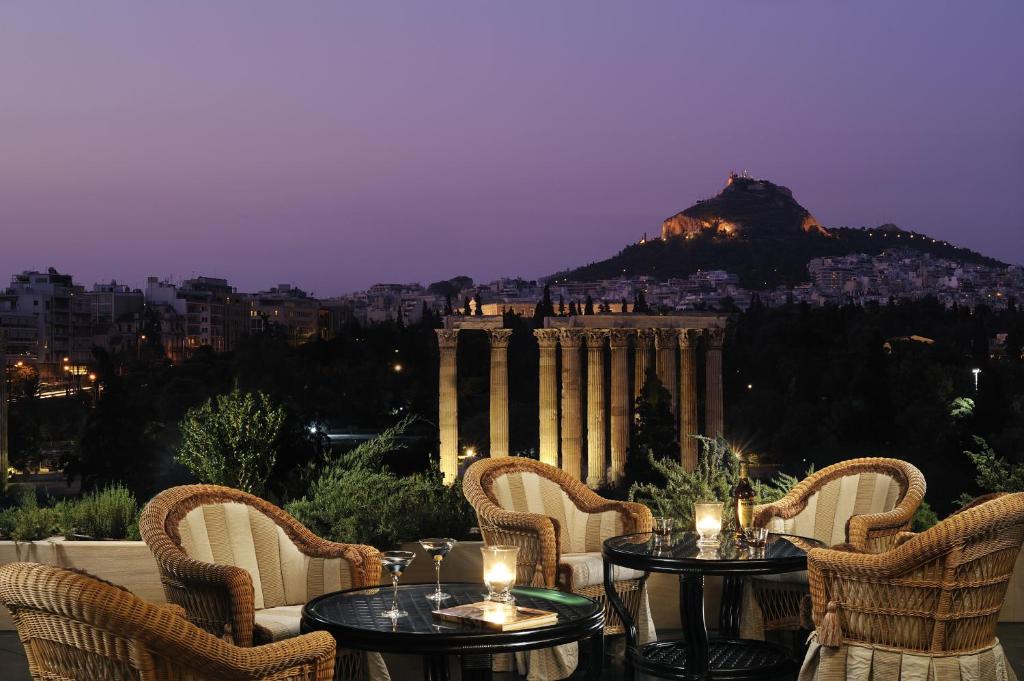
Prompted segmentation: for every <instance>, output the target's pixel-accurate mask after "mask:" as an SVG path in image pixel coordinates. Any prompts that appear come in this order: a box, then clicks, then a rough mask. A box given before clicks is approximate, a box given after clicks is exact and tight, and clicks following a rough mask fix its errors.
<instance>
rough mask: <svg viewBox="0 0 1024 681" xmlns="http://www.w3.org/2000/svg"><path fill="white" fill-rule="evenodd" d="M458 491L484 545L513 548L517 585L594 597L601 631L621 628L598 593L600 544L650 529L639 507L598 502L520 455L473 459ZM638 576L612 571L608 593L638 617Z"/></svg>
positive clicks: (644, 509)
mask: <svg viewBox="0 0 1024 681" xmlns="http://www.w3.org/2000/svg"><path fill="white" fill-rule="evenodd" d="M462 489H463V491H464V493H465V495H466V499H468V500H469V503H470V504H471V505H472V506H473V508H474V509H476V515H477V520H478V523H479V525H480V532H481V534H482V535H483V539H484V543H485V544H488V545H494V544H514V545H516V546H518V547H519V569H518V575H517V580H518V581H519V582H520V583H522V584H533V585H536V586H544V587H548V588H559V589H562V590H563V591H571V592H573V593H577V594H580V595H582V596H586V597H588V598H593V599H595V600H597V601H601V602H603V603H604V604H605V634H616V633H621V632H622V631H623V626H622V622H621V621H620V620H619V618H618V615H616V614H615V611H614V610H613V609H612V608H611V606H610V604H608V603H607V601H606V598H605V593H604V567H603V564H602V559H601V542H603V541H604V540H605V539H607V538H609V537H613V536H616V535H620V534H628V533H630V532H650V530H651V525H652V519H651V512H650V510H649V509H648V508H647V507H646V506H643V505H642V504H635V503H630V502H625V501H610V500H608V499H604V498H603V497H600V496H598V495H597V494H595V493H594V492H593V491H591V490H590V489H589V488H588V487H587V486H586V485H584V484H583V483H582V482H580V481H579V480H576V479H575V478H573V477H572V476H570V475H569V474H568V473H566V472H565V471H562V470H560V469H558V468H555V467H553V466H549V465H547V464H544V463H540V462H539V461H534V460H532V459H525V458H520V457H501V458H495V459H482V460H480V461H477V462H476V463H474V464H473V465H472V466H470V467H469V469H468V470H466V474H465V477H464V478H463V481H462ZM643 576H644V574H643V573H642V572H636V571H634V570H628V569H625V568H618V567H616V568H615V577H616V580H615V584H616V590H617V591H618V593H619V596H620V597H621V598H622V600H623V602H624V603H625V604H626V606H627V607H628V608H629V609H630V611H631V613H632V615H633V616H634V618H637V620H638V621H639V620H640V617H639V615H638V613H639V611H640V607H641V605H646V603H645V601H644V599H645V598H646V593H645V592H643V590H642V588H641V587H642V586H643V580H642V578H643ZM642 601H644V602H642Z"/></svg>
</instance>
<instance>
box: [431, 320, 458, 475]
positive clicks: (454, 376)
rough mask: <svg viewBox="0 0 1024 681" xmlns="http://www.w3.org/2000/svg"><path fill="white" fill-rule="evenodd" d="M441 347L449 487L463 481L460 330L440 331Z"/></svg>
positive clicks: (441, 421)
mask: <svg viewBox="0 0 1024 681" xmlns="http://www.w3.org/2000/svg"><path fill="white" fill-rule="evenodd" d="M436 331H437V345H438V348H439V349H440V351H441V365H440V370H439V372H438V379H439V380H438V415H437V426H438V431H439V433H440V439H441V473H443V474H444V481H445V484H448V485H450V484H452V483H454V482H455V479H456V478H457V477H459V390H458V383H459V380H458V373H457V369H456V364H455V350H456V348H457V347H458V342H459V331H458V329H437V330H436Z"/></svg>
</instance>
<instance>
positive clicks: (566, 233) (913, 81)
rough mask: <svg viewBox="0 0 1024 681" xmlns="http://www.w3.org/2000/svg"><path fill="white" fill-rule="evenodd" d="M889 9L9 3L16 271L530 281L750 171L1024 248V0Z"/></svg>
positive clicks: (936, 231)
mask: <svg viewBox="0 0 1024 681" xmlns="http://www.w3.org/2000/svg"><path fill="white" fill-rule="evenodd" d="M882 11H883V6H881V5H871V6H859V7H845V8H832V7H829V8H820V7H815V6H813V5H811V4H807V3H792V4H787V5H778V6H772V7H758V6H754V5H742V6H735V7H721V6H715V7H713V8H710V7H709V8H700V7H670V6H658V7H645V8H636V7H630V8H625V7H624V6H615V5H609V4H603V3H586V4H580V3H566V4H564V5H559V6H558V7H548V6H542V5H539V4H531V3H521V4H517V5H516V6H514V7H502V8H495V7H489V8H487V9H483V8H477V7H474V6H473V5H472V4H452V3H447V4H445V5H442V6H431V7H429V8H427V7H404V8H401V9H400V10H399V9H397V8H384V7H379V6H374V7H371V6H368V5H362V4H347V5H346V6H345V7H300V8H295V7H288V8H284V7H282V6H275V5H269V4H261V3H251V4H246V5H245V9H244V11H243V8H242V6H241V5H239V4H226V5H221V6H219V7H217V8H204V10H203V11H201V12H188V11H186V10H183V9H180V8H168V7H162V8H157V7H138V6H132V5H127V4H121V3H106V4H101V5H90V7H88V8H84V7H83V8H71V7H68V8H61V9H59V10H58V9H56V8H47V7H42V6H32V5H19V6H14V5H9V6H5V7H4V8H3V9H2V10H0V78H2V80H3V82H4V83H5V89H6V94H5V95H4V100H3V107H0V125H3V127H4V129H5V130H6V131H7V133H8V134H7V135H6V136H5V137H6V139H4V141H3V142H2V143H0V150H2V151H3V157H4V158H5V161H4V163H2V164H0V229H2V235H3V236H2V239H0V241H2V244H0V246H2V247H0V272H3V273H4V275H5V276H6V275H8V274H11V273H15V272H20V271H22V270H28V269H38V270H45V269H46V268H47V267H49V266H54V267H56V268H57V269H58V270H60V271H65V272H73V273H74V274H75V277H76V280H78V281H81V282H85V283H91V282H92V281H106V280H109V279H110V278H111V277H116V278H117V279H118V280H119V281H124V282H126V283H129V284H131V285H133V286H141V285H143V283H144V281H145V277H146V276H148V275H152V274H156V275H159V276H161V277H168V276H173V277H175V278H177V279H179V280H180V279H185V278H189V277H191V276H193V275H208V276H216V277H224V278H226V279H228V280H230V281H231V282H232V283H234V284H236V285H237V286H238V287H239V289H240V290H251V291H256V290H266V289H269V288H270V287H272V286H274V285H276V284H279V283H294V284H296V285H298V286H301V287H302V288H304V289H306V290H309V291H311V292H313V293H315V294H316V295H317V296H321V297H327V296H332V295H337V294H340V293H344V292H348V291H354V290H360V289H363V288H366V287H368V286H370V285H371V284H373V283H376V282H382V281H385V282H392V281H393V282H422V283H429V282H430V281H435V280H439V279H445V278H448V277H451V276H454V275H457V274H468V275H469V276H472V277H474V278H475V279H478V280H484V281H489V280H491V279H493V278H496V277H500V276H523V277H526V278H531V279H532V278H536V277H538V276H543V275H548V274H552V273H554V272H556V271H558V270H561V269H563V268H566V267H571V266H576V265H581V264H584V263H586V262H588V261H591V260H598V259H602V258H605V257H608V256H610V255H612V254H614V253H615V252H616V251H618V250H619V249H620V248H621V247H622V246H624V245H625V244H627V243H630V242H632V241H635V240H636V239H637V238H639V237H640V236H641V234H642V233H644V232H647V233H648V234H654V233H657V230H658V228H659V226H660V224H661V221H662V220H663V219H664V218H666V217H668V216H669V215H672V214H673V213H675V212H676V211H678V210H681V209H682V208H684V207H685V206H687V205H689V204H690V203H692V202H693V201H694V200H695V199H698V198H701V197H705V196H709V195H711V194H713V193H714V192H716V191H717V190H718V189H719V188H720V187H721V184H722V182H723V180H724V178H725V175H726V173H727V172H728V171H730V170H737V171H742V170H749V171H751V172H752V173H754V174H755V175H758V176H762V177H767V178H769V179H772V180H774V181H776V182H779V183H781V184H784V185H787V186H789V187H791V188H792V189H793V191H794V194H795V196H796V198H797V199H798V200H800V202H801V203H802V204H803V205H805V206H807V207H808V208H809V209H810V210H811V211H813V213H814V214H815V215H816V216H817V217H818V218H819V219H820V220H821V221H822V222H823V223H824V224H826V225H828V226H837V225H843V224H846V225H851V226H861V225H864V226H875V225H878V224H881V223H884V222H894V223H896V224H899V225H900V226H901V227H903V228H905V229H913V230H917V231H919V232H924V233H927V234H929V235H931V236H933V237H935V238H940V239H946V240H949V241H951V242H953V243H956V244H959V245H962V246H966V247H969V248H972V249H974V250H977V251H979V252H981V253H983V254H986V255H991V256H994V257H997V258H999V259H1001V260H1004V261H1007V262H1010V263H1016V264H1020V263H1022V262H1024V239H1022V238H1021V234H1022V232H1024V224H1022V218H1021V215H1020V211H1019V209H1018V208H1017V207H1016V206H1015V205H1013V197H1014V196H1015V195H1016V193H1018V191H1019V189H1018V187H1019V185H1020V184H1021V182H1022V181H1024V171H1022V169H1021V167H1020V164H1019V155H1020V150H1021V148H1022V142H1024V138H1022V132H1021V127H1020V125H1019V121H1020V120H1022V119H1024V116H1022V114H1024V87H1022V82H1021V81H1022V77H1021V74H1020V69H1019V64H1020V63H1021V62H1022V61H1024V48H1021V47H1020V46H1019V41H1018V40H1016V35H1017V34H1019V30H1020V27H1021V24H1022V20H1024V9H1022V8H1021V7H1020V6H1019V5H1017V4H1016V3H998V4H992V5H989V6H987V11H986V12H984V13H981V12H977V11H976V8H974V7H972V6H971V5H970V4H968V3H955V4H944V5H943V6H942V7H935V6H933V5H932V4H925V3H919V2H914V3H902V4H900V5H899V6H895V7H894V6H888V5H886V6H885V7H884V14H880V13H881V12H882ZM229 28H230V31H229V30H228V29H229ZM727 35H728V36H733V39H732V40H730V41H723V39H722V37H723V36H727ZM225 36H229V37H227V38H225ZM268 47H269V49H268ZM641 76H642V77H641ZM41 235H42V236H43V237H44V238H41Z"/></svg>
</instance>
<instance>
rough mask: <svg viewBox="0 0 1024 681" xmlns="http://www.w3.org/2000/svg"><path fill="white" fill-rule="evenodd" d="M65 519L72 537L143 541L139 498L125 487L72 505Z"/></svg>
mask: <svg viewBox="0 0 1024 681" xmlns="http://www.w3.org/2000/svg"><path fill="white" fill-rule="evenodd" d="M63 515H64V523H63V529H64V532H65V534H68V535H70V534H78V535H85V536H87V537H92V538H94V539H138V538H139V505H138V503H137V502H136V501H135V495H134V494H132V493H131V491H130V490H129V489H128V488H127V487H124V486H122V485H112V486H110V487H107V488H106V489H104V490H101V491H97V492H93V493H91V494H88V495H86V496H84V497H82V499H80V500H79V501H77V502H70V503H68V507H67V510H66V511H65V512H64V514H63ZM69 530H70V531H69Z"/></svg>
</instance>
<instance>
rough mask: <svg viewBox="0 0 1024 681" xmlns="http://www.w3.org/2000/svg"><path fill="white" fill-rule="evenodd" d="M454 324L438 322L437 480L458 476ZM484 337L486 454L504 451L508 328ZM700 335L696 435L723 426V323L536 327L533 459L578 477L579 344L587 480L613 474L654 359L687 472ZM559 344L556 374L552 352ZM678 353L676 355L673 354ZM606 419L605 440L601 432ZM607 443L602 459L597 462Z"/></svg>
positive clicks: (620, 469)
mask: <svg viewBox="0 0 1024 681" xmlns="http://www.w3.org/2000/svg"><path fill="white" fill-rule="evenodd" d="M458 331H459V330H458V329H438V330H437V339H438V346H439V348H440V377H439V378H440V380H439V395H438V397H439V401H440V402H439V414H438V417H439V420H438V426H439V430H440V441H441V470H442V472H443V473H444V476H445V480H446V482H449V483H450V482H453V481H454V480H455V478H456V476H457V475H458V389H457V388H458V385H457V383H458V375H457V370H456V351H457V348H458ZM486 333H487V334H488V336H489V337H490V348H491V357H490V441H491V446H490V455H491V456H508V454H509V447H508V441H509V437H508V343H509V338H510V336H511V334H512V331H511V330H510V329H487V330H486ZM702 333H703V334H704V335H705V337H706V352H705V358H706V370H705V374H706V377H707V380H706V386H707V392H706V395H705V434H707V435H710V436H712V437H714V436H718V435H721V434H722V430H723V422H722V417H723V409H722V330H721V329H707V330H704V331H701V330H698V329H674V328H664V329H580V328H564V329H537V330H535V331H534V335H535V336H536V338H537V343H538V346H539V349H540V361H539V395H538V398H539V399H538V411H539V414H538V418H539V435H540V438H539V439H540V447H539V455H540V460H541V461H543V462H544V463H548V464H551V465H553V466H559V465H560V466H561V468H562V469H563V470H565V471H567V472H568V473H570V474H571V475H573V476H574V477H582V476H583V471H582V464H583V441H584V438H583V419H582V414H583V401H582V400H583V398H582V383H583V377H582V367H581V363H580V355H581V353H580V350H581V348H582V347H584V346H585V347H586V349H587V408H586V411H587V437H586V442H587V470H586V477H585V479H586V481H587V484H588V485H589V486H591V487H597V486H599V485H601V484H602V483H604V482H605V480H606V476H608V477H609V478H610V481H611V482H616V481H618V480H620V479H621V478H622V476H623V474H624V472H625V466H626V453H627V451H628V450H629V430H630V428H629V426H630V419H631V418H632V414H633V405H634V404H635V400H636V398H637V397H638V396H639V394H640V393H641V391H642V390H643V382H644V377H645V376H647V372H648V371H649V370H650V369H651V368H652V367H653V368H654V369H655V370H656V372H657V375H658V378H659V380H660V381H661V383H662V384H663V385H664V386H665V387H666V388H667V389H668V391H669V393H670V394H671V395H672V405H673V409H674V410H676V413H678V414H679V433H680V438H679V439H680V460H681V462H682V463H683V464H684V465H685V466H686V467H687V468H688V469H690V470H692V469H693V468H694V467H695V466H696V463H697V442H696V441H695V440H694V439H693V438H692V437H690V436H691V435H695V434H697V433H698V424H697V358H696V349H697V345H698V342H699V339H700V336H701V334H702ZM606 343H607V344H608V346H609V347H610V350H611V353H610V354H611V385H610V391H609V392H610V397H611V403H610V405H609V406H610V408H606V405H605V387H604V379H605V372H604V349H605V345H606ZM631 345H632V346H633V349H634V351H635V354H634V362H635V364H634V375H635V377H636V379H635V381H634V388H633V391H632V392H631V391H630V388H629V351H630V346H631ZM559 349H561V359H562V362H561V365H562V371H561V380H560V381H559V376H558V357H557V355H556V353H557V352H558V351H559ZM677 359H678V361H677ZM559 384H561V428H559ZM605 419H608V420H609V421H610V423H609V426H610V428H609V429H608V430H609V431H610V435H611V442H610V443H607V442H606V439H605V434H606V428H605ZM609 444H610V453H611V465H610V466H608V467H606V465H605V464H606V452H607V451H608V449H609V447H608V445H609Z"/></svg>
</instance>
